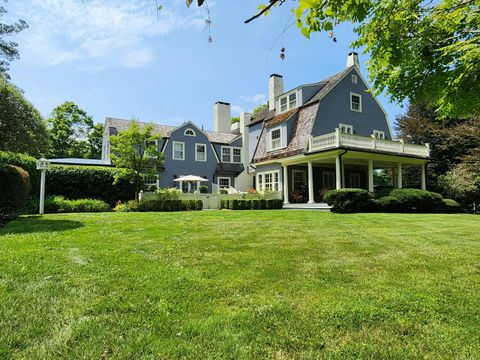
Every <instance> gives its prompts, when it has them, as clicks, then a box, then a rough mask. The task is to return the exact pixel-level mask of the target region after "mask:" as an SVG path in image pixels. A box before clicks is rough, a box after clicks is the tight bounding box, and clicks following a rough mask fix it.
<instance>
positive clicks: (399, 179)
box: [397, 163, 402, 189]
mask: <svg viewBox="0 0 480 360" xmlns="http://www.w3.org/2000/svg"><path fill="white" fill-rule="evenodd" d="M397 188H398V189H401V188H402V163H398V167H397Z"/></svg>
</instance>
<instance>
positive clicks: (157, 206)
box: [134, 199, 203, 212]
mask: <svg viewBox="0 0 480 360" xmlns="http://www.w3.org/2000/svg"><path fill="white" fill-rule="evenodd" d="M202 209H203V203H202V200H157V199H155V200H154V199H152V200H145V201H140V203H139V204H138V207H137V208H136V209H135V210H134V211H141V212H144V211H192V210H202Z"/></svg>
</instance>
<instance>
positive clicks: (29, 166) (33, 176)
mask: <svg viewBox="0 0 480 360" xmlns="http://www.w3.org/2000/svg"><path fill="white" fill-rule="evenodd" d="M1 164H4V165H5V164H8V165H14V166H18V167H20V168H22V169H23V170H25V171H26V172H28V175H29V177H30V191H31V194H33V195H37V194H39V193H40V171H38V170H37V160H36V159H35V158H34V157H32V156H29V155H24V154H17V153H13V152H9V151H0V165H1Z"/></svg>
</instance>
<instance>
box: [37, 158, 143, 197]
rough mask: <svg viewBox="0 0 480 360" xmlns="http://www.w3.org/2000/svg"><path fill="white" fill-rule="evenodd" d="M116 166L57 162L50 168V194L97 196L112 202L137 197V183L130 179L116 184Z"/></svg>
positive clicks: (47, 185)
mask: <svg viewBox="0 0 480 360" xmlns="http://www.w3.org/2000/svg"><path fill="white" fill-rule="evenodd" d="M116 171H117V170H116V169H115V168H108V167H87V166H54V167H52V168H51V169H50V170H48V171H47V179H46V193H47V195H52V196H53V195H60V196H64V197H66V198H68V199H84V198H94V199H100V200H103V201H106V202H107V203H109V204H110V205H113V204H115V203H117V202H118V201H127V200H131V199H134V198H135V186H134V185H133V184H131V183H130V182H129V181H127V180H121V181H120V182H119V183H117V184H115V185H113V181H114V175H115V173H116Z"/></svg>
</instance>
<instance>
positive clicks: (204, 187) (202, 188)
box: [199, 185, 208, 194]
mask: <svg viewBox="0 0 480 360" xmlns="http://www.w3.org/2000/svg"><path fill="white" fill-rule="evenodd" d="M199 190H200V194H207V193H208V186H207V185H200V189H199Z"/></svg>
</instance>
